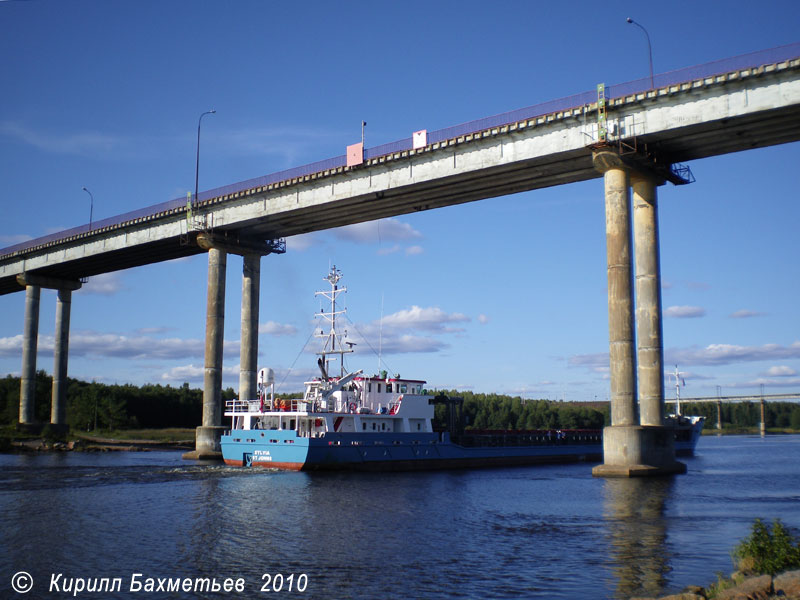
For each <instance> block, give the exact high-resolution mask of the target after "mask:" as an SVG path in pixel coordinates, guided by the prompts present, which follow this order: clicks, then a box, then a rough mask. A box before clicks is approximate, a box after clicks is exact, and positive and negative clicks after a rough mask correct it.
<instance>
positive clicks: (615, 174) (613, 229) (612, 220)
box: [592, 150, 686, 477]
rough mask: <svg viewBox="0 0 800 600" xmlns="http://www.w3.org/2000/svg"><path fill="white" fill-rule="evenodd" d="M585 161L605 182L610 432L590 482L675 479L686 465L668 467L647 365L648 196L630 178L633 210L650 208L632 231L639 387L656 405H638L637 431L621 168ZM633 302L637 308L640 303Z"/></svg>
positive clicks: (665, 431)
mask: <svg viewBox="0 0 800 600" xmlns="http://www.w3.org/2000/svg"><path fill="white" fill-rule="evenodd" d="M593 160H594V166H595V168H596V169H598V170H599V171H601V172H602V173H603V176H604V181H605V206H606V251H607V264H608V330H609V365H610V368H611V372H610V374H611V426H610V427H606V428H605V429H603V464H602V465H598V466H596V467H594V468H593V469H592V474H593V475H595V476H601V477H642V476H650V475H666V474H671V473H682V472H685V471H686V465H684V464H682V463H678V462H676V461H675V448H674V443H675V438H674V435H675V434H674V431H673V430H672V428H668V427H663V426H662V421H661V418H660V415H661V414H663V412H659V411H662V410H663V409H662V408H661V400H662V397H663V380H662V378H663V368H662V367H660V366H659V367H654V366H653V365H652V364H651V363H652V362H653V355H660V354H661V351H660V347H661V318H660V315H661V307H660V285H659V280H658V239H657V228H656V227H655V223H656V220H655V210H656V206H655V189H654V186H652V184H649V183H647V182H644V183H643V184H640V183H639V179H640V176H639V175H638V174H637V175H635V178H636V182H637V183H635V185H636V186H637V194H638V195H639V198H638V200H637V206H639V204H642V205H648V206H649V207H650V208H648V206H642V210H641V212H644V213H647V211H648V210H649V211H650V212H649V213H648V217H649V219H650V224H649V225H648V224H647V223H648V218H647V217H645V218H641V219H639V223H637V236H636V242H637V247H636V255H637V268H640V269H641V273H643V274H644V275H645V276H644V277H643V278H642V283H641V286H640V285H639V284H637V293H643V294H644V300H643V302H644V310H643V311H642V312H641V316H640V320H639V325H640V326H642V321H648V322H647V323H645V324H644V327H645V334H644V335H645V340H644V348H645V352H644V354H643V356H644V357H645V363H646V364H645V365H644V366H645V371H646V375H645V380H646V383H645V385H646V386H647V390H648V391H647V394H648V398H650V396H653V397H654V398H655V399H656V400H657V401H658V404H657V405H655V406H654V404H655V403H654V402H653V401H649V402H646V403H645V407H644V408H643V410H644V411H645V412H646V414H645V415H644V420H643V421H642V422H641V423H640V421H639V419H640V415H639V414H638V411H637V410H636V375H637V373H636V359H635V356H634V327H633V321H634V302H633V283H632V282H633V268H632V264H631V256H632V254H631V245H632V243H631V209H630V192H629V187H628V183H629V167H627V166H626V164H625V163H624V162H623V160H622V158H621V157H620V156H619V155H618V154H617V153H616V152H613V151H610V150H601V151H597V152H595V154H594V156H593ZM648 186H650V187H648ZM638 218H639V214H638V213H637V219H638ZM654 235H655V237H653V236H654ZM640 254H641V257H640ZM640 259H641V261H642V266H641V267H640V266H639V261H640ZM639 301H640V302H642V299H641V298H640V299H639ZM654 340H655V341H654ZM654 347H655V348H654ZM656 368H657V369H658V373H657V376H656V374H655V370H656ZM639 374H640V375H641V374H642V372H641V371H640V373H639ZM656 379H658V381H659V389H660V390H661V391H660V392H658V393H654V392H653V388H654V387H655V384H654V381H655V380H656Z"/></svg>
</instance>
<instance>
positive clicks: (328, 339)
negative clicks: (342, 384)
mask: <svg viewBox="0 0 800 600" xmlns="http://www.w3.org/2000/svg"><path fill="white" fill-rule="evenodd" d="M341 278H342V272H341V271H340V270H338V269H337V268H336V265H333V266H332V267H331V272H330V273H328V276H327V277H324V278H323V280H324V281H327V282H328V283H329V284H330V286H331V289H330V290H329V291H324V292H315V293H314V295H315V296H324V297H325V298H327V299H328V300H329V301H330V303H331V308H330V312H324V310H323V309H320V312H319V313H318V315H317V316H318V317H322V318H323V319H325V320H326V321H328V323H330V329H329V330H328V333H325V332H324V331H320V332H319V333H318V334H317V335H316V337H318V338H322V339H324V340H325V342H324V343H323V346H322V351H320V352H317V354H318V355H319V356H320V359H319V361H318V362H319V367H320V370H321V371H322V376H323V379H327V378H328V358H327V357H328V355H329V354H338V355H339V363H340V371H339V377H344V355H345V354H349V353H350V352H352V351H353V349H352V344H350V343H349V342H343V341H342V339H341V338H340V336H339V333H338V332H337V331H336V315H341V314H344V313H346V312H347V310H345V309H343V310H336V298H337V297H338V296H339V294H341V293H343V292H346V291H347V288H346V287H343V288H340V287H339V280H340V279H341ZM346 336H347V331H345V332H344V337H346ZM345 344H347V345H348V346H350V348H347V349H345Z"/></svg>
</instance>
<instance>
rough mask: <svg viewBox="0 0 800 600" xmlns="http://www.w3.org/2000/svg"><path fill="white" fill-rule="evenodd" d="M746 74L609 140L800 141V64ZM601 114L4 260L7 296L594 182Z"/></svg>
mask: <svg viewBox="0 0 800 600" xmlns="http://www.w3.org/2000/svg"><path fill="white" fill-rule="evenodd" d="M747 73H748V74H747V75H744V74H743V72H734V73H731V74H728V75H722V76H717V77H714V78H711V79H708V78H706V79H702V80H698V81H695V82H687V83H686V84H680V85H670V86H667V87H665V88H661V89H658V90H651V91H649V92H644V93H637V94H633V95H631V96H626V97H621V98H616V99H613V100H610V101H608V104H607V125H608V131H609V141H610V142H615V141H619V140H627V141H629V142H635V144H636V145H643V146H646V147H647V151H648V154H655V155H657V156H659V157H661V160H662V162H665V163H666V164H670V163H673V162H679V161H686V160H692V159H695V158H703V157H707V156H712V155H717V154H724V153H727V152H735V151H739V150H745V149H749V148H753V147H763V146H769V145H773V144H778V143H785V142H790V141H796V140H800V59H793V60H789V61H785V62H783V63H780V64H779V65H773V66H772V68H769V69H767V68H763V69H760V70H758V69H750V70H748V71H747ZM595 113H596V105H586V106H579V107H575V108H574V109H569V110H562V111H559V112H557V113H552V114H549V115H542V116H537V117H532V118H530V119H524V120H522V121H518V122H515V123H509V124H506V125H502V126H497V127H491V128H489V129H486V130H484V131H479V132H474V133H469V134H465V135H459V136H457V137H454V138H452V139H448V140H443V141H441V142H436V143H433V144H429V145H427V146H425V147H423V148H419V149H415V150H404V151H400V152H393V153H391V154H387V155H384V156H379V157H375V158H371V159H368V160H365V161H364V163H363V164H361V165H358V166H354V167H336V168H332V169H329V170H326V171H322V172H319V173H314V174H311V175H304V176H301V177H296V178H293V179H290V180H286V181H281V182H277V183H274V184H270V185H265V186H261V187H257V188H252V189H246V190H241V191H238V192H235V193H231V194H227V195H223V196H219V197H216V198H211V199H208V200H203V201H200V202H196V203H194V205H193V206H192V207H191V210H190V211H189V210H187V207H186V206H185V205H184V206H175V207H173V208H170V209H168V210H166V209H165V210H162V211H161V212H158V213H154V214H152V215H145V216H138V217H137V218H136V219H135V220H134V221H130V222H123V223H119V224H116V225H112V226H108V227H103V228H100V229H96V230H93V231H91V232H87V233H82V234H80V235H75V236H73V237H71V238H67V239H63V240H56V241H52V242H47V243H43V244H42V245H41V246H38V247H32V248H28V249H25V250H21V251H17V252H12V253H10V254H8V255H5V256H0V294H7V293H11V292H15V291H19V290H20V287H19V285H18V284H17V282H16V276H17V275H20V274H22V273H26V272H34V273H36V274H37V275H41V276H43V277H53V278H61V279H73V280H79V279H81V278H83V277H88V276H92V275H97V274H100V273H106V272H111V271H116V270H120V269H126V268H131V267H135V266H140V265H145V264H150V263H153V262H160V261H164V260H171V259H174V258H181V257H184V256H190V255H193V254H197V253H200V252H203V251H204V250H203V248H201V247H200V246H198V245H196V244H195V243H193V238H196V237H197V236H198V229H196V225H195V223H198V222H202V223H203V224H204V225H203V229H208V230H209V231H210V232H212V233H213V234H214V235H222V236H224V237H226V238H235V239H238V238H248V239H260V240H267V239H271V240H277V239H280V238H286V237H289V236H293V235H298V234H302V233H308V232H312V231H318V230H321V229H328V228H333V227H340V226H343V225H348V224H353V223H359V222H363V221H369V220H374V219H378V218H383V217H391V216H398V215H402V214H407V213H410V212H415V211H421V210H428V209H433V208H440V207H444V206H453V205H457V204H461V203H464V202H473V201H476V200H482V199H486V198H491V197H496V196H502V195H507V194H512V193H517V192H523V191H528V190H534V189H539V188H544V187H550V186H555V185H562V184H566V183H571V182H577V181H584V180H587V179H592V178H596V177H599V176H600V174H599V173H598V172H597V171H595V170H594V169H593V167H592V162H591V149H590V146H591V145H592V144H594V143H596V142H597V141H598V135H597V124H596V116H595ZM187 217H190V218H187Z"/></svg>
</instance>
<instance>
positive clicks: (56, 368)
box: [50, 289, 72, 427]
mask: <svg viewBox="0 0 800 600" xmlns="http://www.w3.org/2000/svg"><path fill="white" fill-rule="evenodd" d="M71 308H72V290H69V289H60V290H58V298H57V300H56V335H55V347H54V348H53V389H52V399H51V401H50V423H51V424H53V425H57V426H60V427H66V426H67V364H68V362H69V317H70V311H71Z"/></svg>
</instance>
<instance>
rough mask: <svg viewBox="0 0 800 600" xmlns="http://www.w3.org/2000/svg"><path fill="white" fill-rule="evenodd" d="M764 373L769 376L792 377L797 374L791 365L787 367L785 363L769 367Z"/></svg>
mask: <svg viewBox="0 0 800 600" xmlns="http://www.w3.org/2000/svg"><path fill="white" fill-rule="evenodd" d="M765 375H767V376H769V377H793V376H795V375H797V371H796V370H795V369H792V368H791V367H787V366H786V365H781V366H777V367H770V368H769V369H767V372H766V373H765Z"/></svg>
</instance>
